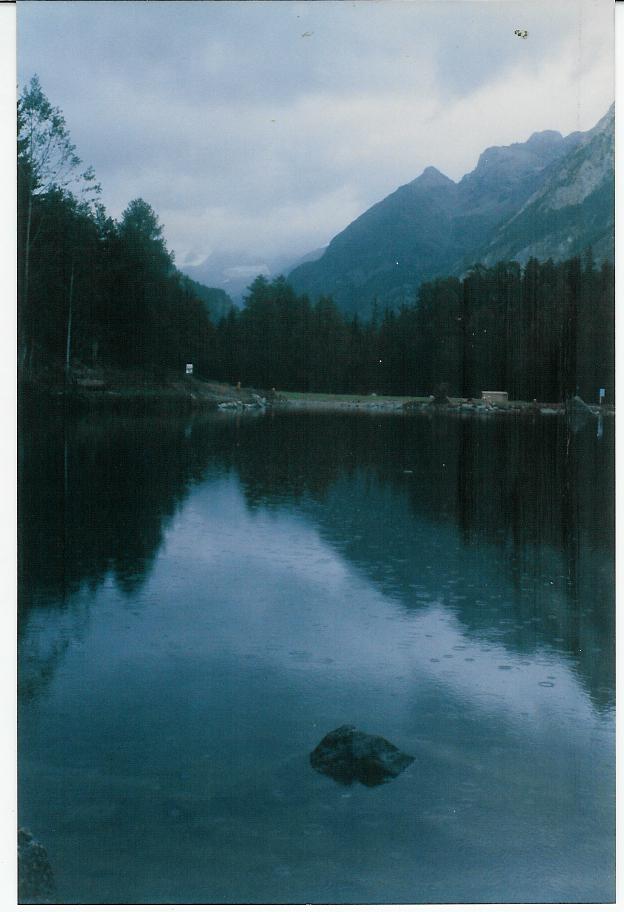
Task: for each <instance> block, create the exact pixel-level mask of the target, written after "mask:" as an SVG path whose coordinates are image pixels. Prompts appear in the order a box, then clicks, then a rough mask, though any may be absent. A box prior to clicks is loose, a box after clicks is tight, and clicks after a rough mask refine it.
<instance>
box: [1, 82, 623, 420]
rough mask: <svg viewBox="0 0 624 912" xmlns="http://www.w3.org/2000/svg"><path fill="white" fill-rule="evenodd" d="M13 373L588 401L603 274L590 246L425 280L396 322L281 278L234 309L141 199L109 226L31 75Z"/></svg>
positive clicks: (602, 331) (606, 331)
mask: <svg viewBox="0 0 624 912" xmlns="http://www.w3.org/2000/svg"><path fill="white" fill-rule="evenodd" d="M18 137H19V139H18V232H19V245H18V255H19V262H18V296H19V308H18V313H19V325H18V333H19V340H18V345H19V366H20V371H21V375H22V376H23V377H26V378H28V377H37V376H42V375H45V374H46V373H51V374H53V375H54V374H56V375H62V373H63V372H65V374H66V375H67V376H69V375H70V374H71V368H72V367H78V366H85V367H93V368H102V367H107V368H121V369H124V370H139V371H142V372H143V373H144V374H145V375H147V376H151V377H153V378H154V379H158V378H164V377H165V376H166V375H167V374H168V373H170V372H175V373H178V374H179V373H181V372H182V371H183V370H184V365H185V363H187V362H189V361H190V362H193V364H194V365H195V372H196V373H197V374H198V375H199V376H200V377H204V378H206V379H214V380H225V381H230V382H233V383H236V382H238V381H240V382H241V383H242V384H243V385H246V386H257V387H263V388H272V387H275V388H276V389H283V390H300V391H314V392H334V393H339V392H343V393H371V392H376V393H381V394H396V395H414V396H417V395H429V394H431V393H433V392H435V391H436V390H443V391H445V392H447V393H448V394H450V395H464V396H478V395H480V393H481V390H483V389H501V390H507V391H508V392H509V394H510V396H511V397H512V398H514V399H538V400H540V401H546V402H559V401H562V400H563V399H565V398H567V397H569V396H571V395H574V394H575V393H579V394H580V395H581V396H582V397H583V398H586V399H589V400H592V401H594V400H595V399H596V396H597V392H598V389H599V388H600V387H605V388H606V390H607V399H608V400H612V397H613V389H614V332H613V319H614V317H613V310H614V308H613V302H614V269H613V265H612V264H610V263H603V264H602V265H601V266H597V265H596V264H595V263H594V261H593V257H592V254H591V251H590V250H588V251H587V252H586V253H585V255H584V256H583V257H576V258H574V259H571V260H568V261H567V262H564V263H558V264H555V263H554V262H553V261H552V260H548V261H546V262H542V263H540V262H538V261H537V260H535V259H531V260H529V262H528V263H527V265H526V266H525V267H524V268H521V267H520V266H519V265H518V264H517V263H515V262H509V263H498V264H497V265H496V266H493V267H491V268H486V267H484V266H482V265H475V266H473V267H472V268H471V269H470V270H469V271H468V273H467V274H466V275H465V277H464V278H463V279H458V278H440V279H436V280H435V281H432V282H429V283H427V284H425V285H423V286H421V288H420V290H419V293H418V298H417V300H416V301H415V302H414V303H413V304H412V305H411V306H405V307H403V308H402V309H401V310H400V311H399V312H393V311H387V312H386V313H385V314H380V313H378V312H377V310H376V308H373V315H372V317H371V319H370V320H369V321H367V322H362V321H360V320H359V319H358V317H357V316H355V317H352V318H351V317H345V316H343V315H342V314H341V313H340V312H339V311H338V309H337V307H336V306H335V304H334V303H333V301H332V299H331V298H330V297H321V298H320V299H319V300H318V301H317V302H311V301H310V300H309V299H308V298H307V297H306V296H305V295H297V294H295V292H294V291H293V289H292V288H291V287H290V286H289V285H288V283H287V282H286V280H285V279H284V278H283V277H279V278H278V279H274V280H273V281H269V280H267V279H265V278H264V277H262V276H260V277H258V278H257V279H256V280H255V281H254V282H253V283H252V285H251V286H250V288H249V293H248V295H247V297H246V299H245V306H244V307H243V309H242V310H241V311H237V310H235V309H234V308H231V309H230V311H229V313H226V314H225V315H223V313H224V306H223V305H224V301H227V296H225V295H224V294H222V298H219V293H218V292H216V298H215V302H214V303H215V307H216V308H217V309H215V307H213V308H212V312H213V316H214V317H215V319H216V318H217V317H218V316H219V314H220V315H221V316H220V319H219V320H218V323H217V324H216V325H215V323H214V322H213V321H212V320H211V316H210V313H211V307H210V306H209V302H210V300H211V299H210V297H209V296H208V295H207V293H208V292H209V291H214V290H209V289H204V288H203V286H201V285H199V284H198V283H194V282H192V281H191V280H190V279H188V278H187V277H185V276H183V275H182V274H181V273H180V272H179V271H178V270H177V269H176V268H175V265H174V261H173V256H172V254H171V253H170V252H169V251H168V250H167V247H166V243H165V240H164V237H163V229H162V226H161V225H160V224H159V221H158V217H157V215H156V213H155V212H154V210H153V209H152V207H151V206H150V205H149V204H148V203H146V202H145V201H144V200H141V199H135V200H133V201H132V202H130V203H129V205H128V207H127V208H126V210H125V211H124V212H123V214H122V216H121V218H120V219H119V220H117V221H115V220H113V219H111V218H110V217H109V216H108V215H107V214H106V212H105V210H104V207H103V206H102V205H101V203H100V202H99V187H98V185H97V183H96V182H95V179H94V175H93V173H92V172H91V171H90V170H87V171H81V163H80V159H79V158H78V156H77V154H76V150H75V147H74V146H73V144H72V143H71V140H70V137H69V133H68V131H67V127H66V125H65V121H64V119H63V116H62V114H61V112H60V111H59V110H58V109H57V108H53V107H52V106H51V105H50V103H49V101H48V99H47V98H46V96H45V94H44V93H43V91H42V89H41V86H40V84H39V81H38V80H37V78H36V77H35V78H33V79H32V80H31V82H30V84H29V86H28V87H27V88H26V89H25V90H24V92H23V93H22V96H21V98H20V101H19V105H18Z"/></svg>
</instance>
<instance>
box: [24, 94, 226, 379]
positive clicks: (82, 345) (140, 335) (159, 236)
mask: <svg viewBox="0 0 624 912" xmlns="http://www.w3.org/2000/svg"><path fill="white" fill-rule="evenodd" d="M99 197H100V188H99V186H98V184H97V182H96V181H95V177H94V174H93V172H92V170H91V169H87V170H84V168H83V166H82V163H81V161H80V158H79V157H78V154H77V152H76V149H75V147H74V145H73V143H72V142H71V138H70V135H69V131H68V128H67V125H66V123H65V120H64V117H63V115H62V113H61V111H60V110H59V109H58V108H55V107H53V106H52V105H51V104H50V102H49V101H48V99H47V97H46V95H45V94H44V92H43V90H42V88H41V85H40V83H39V80H38V79H37V77H34V78H33V79H32V80H31V82H30V83H29V85H28V86H27V87H26V89H25V90H24V92H23V93H22V95H21V98H20V100H19V104H18V365H19V370H20V376H21V377H22V378H25V379H32V378H38V377H42V376H55V375H58V373H59V372H60V371H63V370H65V371H68V370H69V368H71V366H72V365H79V364H80V365H88V366H94V365H108V366H115V367H120V368H124V369H131V370H143V371H147V372H150V373H158V372H160V373H162V372H163V371H167V370H170V369H171V370H180V368H181V366H182V365H183V364H184V363H185V362H186V361H192V362H194V363H195V364H197V367H198V369H199V370H200V371H204V372H205V371H209V369H210V366H211V365H210V361H209V353H210V352H211V346H212V345H213V343H214V334H215V330H214V326H213V323H212V321H211V318H210V311H211V310H212V309H213V308H215V307H218V308H221V312H222V310H223V309H225V308H226V307H227V303H228V300H227V296H225V293H223V296H224V297H222V296H220V295H219V294H218V293H217V294H216V295H215V291H216V292H218V290H213V289H205V288H203V286H200V285H199V284H198V283H195V282H192V281H191V280H190V279H187V278H186V277H184V276H182V274H181V273H180V272H179V271H178V270H177V269H176V268H175V265H174V260H173V256H172V254H171V253H170V252H169V251H168V250H167V246H166V243H165V239H164V237H163V229H162V226H161V225H160V224H159V220H158V217H157V215H156V213H155V212H154V210H153V209H152V207H151V206H150V205H149V204H148V203H146V202H145V201H144V200H142V199H135V200H132V201H131V202H130V203H129V204H128V206H127V208H126V209H125V211H124V212H123V214H122V216H121V218H120V219H119V220H118V221H115V220H113V219H112V218H110V217H109V216H108V215H107V213H106V211H105V209H104V207H103V205H102V204H101V202H100V198H99ZM206 305H208V307H207V306H206Z"/></svg>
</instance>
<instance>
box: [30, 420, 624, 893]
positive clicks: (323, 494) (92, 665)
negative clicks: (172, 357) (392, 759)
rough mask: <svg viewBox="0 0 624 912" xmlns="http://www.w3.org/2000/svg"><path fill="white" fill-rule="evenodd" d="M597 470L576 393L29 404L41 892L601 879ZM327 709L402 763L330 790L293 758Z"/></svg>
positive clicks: (305, 748)
mask: <svg viewBox="0 0 624 912" xmlns="http://www.w3.org/2000/svg"><path fill="white" fill-rule="evenodd" d="M613 473H614V465H613V424H612V422H609V421H606V422H604V424H603V426H602V428H601V429H600V434H598V427H597V425H596V421H595V420H594V419H591V420H589V421H587V422H586V424H585V425H584V426H582V427H576V428H571V427H569V426H568V424H567V423H566V422H565V421H562V420H559V419H556V418H526V417H523V418H522V419H521V420H516V419H513V418H497V419H493V420H488V419H484V420H479V419H474V418H467V419H463V418H459V417H455V416H447V417H443V416H437V417H436V416H433V417H431V418H428V417H425V416H406V417H403V416H401V417H396V416H388V415H382V414H379V415H371V414H365V415H345V414H330V413H325V414H294V413H287V412H286V413H280V412H275V413H268V414H266V415H257V416H240V417H237V416H232V415H218V414H212V415H205V416H182V415H181V416H160V417H159V416H154V415H143V416H140V415H132V416H130V415H128V416H121V415H104V414H101V413H100V414H95V415H84V416H81V417H77V416H76V417H74V418H69V417H67V416H66V417H64V416H63V415H62V414H59V415H55V414H54V413H51V414H50V415H48V416H47V417H45V418H43V419H42V417H41V416H37V420H34V418H33V417H32V416H31V417H30V418H28V417H27V418H26V419H25V421H24V431H23V433H22V436H21V452H20V499H19V511H20V614H19V676H20V819H21V822H22V823H23V824H24V825H26V826H29V827H30V828H31V829H32V830H33V832H35V833H36V835H37V836H38V837H39V838H41V839H42V841H43V842H45V844H46V846H47V847H48V850H49V854H50V857H51V861H52V864H53V867H54V869H55V873H56V875H57V882H58V885H59V893H60V895H59V901H63V902H122V903H126V902H475V901H484V902H485V901H507V902H511V901H516V902H523V901H527V902H528V901H544V902H546V901H553V902H554V901H579V902H580V901H608V900H609V899H610V897H611V896H612V891H613V815H614V810H613V701H614V643H613V633H614V604H613V588H614V579H613V576H614V541H613V539H614V535H613V519H614V517H613V512H614V498H613ZM345 723H354V724H356V725H358V726H361V727H363V728H364V729H365V730H368V731H372V732H376V733H379V734H382V735H384V736H385V737H387V738H388V739H390V740H391V741H392V742H393V743H395V744H397V745H398V747H399V748H400V749H401V750H402V751H404V752H405V753H407V754H409V755H410V756H413V757H415V761H414V763H413V764H412V765H411V766H410V767H409V768H408V769H407V770H405V771H404V772H402V773H401V775H399V776H398V777H397V778H396V780H394V781H393V782H392V783H389V784H388V783H387V784H384V785H381V786H379V787H378V788H375V789H363V787H362V786H354V787H353V788H350V789H349V791H348V792H346V793H345V792H344V788H345V787H344V786H340V785H338V784H337V783H335V782H333V781H331V780H329V779H327V778H326V777H324V776H321V775H320V774H318V773H316V772H315V771H314V770H312V769H311V767H310V764H309V760H308V755H309V752H310V751H311V750H312V748H314V746H315V744H316V743H317V742H318V740H319V739H320V737H321V736H322V735H323V734H324V733H325V732H327V731H329V730H331V729H333V728H336V727H338V726H339V725H341V724H345ZM358 788H360V789H363V791H362V792H358V791H357V789H358ZM365 793H368V794H365ZM346 798H352V799H353V800H352V801H345V800H344V799H346ZM397 833H400V834H401V836H400V839H398V838H397Z"/></svg>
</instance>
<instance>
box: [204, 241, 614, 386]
mask: <svg viewBox="0 0 624 912" xmlns="http://www.w3.org/2000/svg"><path fill="white" fill-rule="evenodd" d="M613 295H614V270H613V265H612V264H611V263H608V262H605V263H603V264H602V266H601V267H600V268H597V267H596V265H595V263H594V261H593V258H592V255H591V251H587V253H586V254H585V256H584V257H582V258H580V257H576V258H574V259H571V260H568V261H566V262H563V263H558V264H555V263H553V261H552V260H548V261H547V262H545V263H540V262H538V261H537V260H535V259H531V260H529V262H528V263H527V265H526V266H525V267H524V269H522V268H521V267H520V266H519V265H518V264H517V263H513V262H512V263H498V264H497V265H496V266H494V267H492V268H486V267H484V266H481V265H476V266H474V267H473V268H472V269H471V270H470V271H469V272H468V274H467V275H466V276H465V277H464V278H463V280H460V279H457V278H441V279H436V280H435V281H433V282H428V283H426V284H424V285H422V286H421V288H420V291H419V294H418V299H417V301H416V303H415V304H414V305H412V306H409V307H403V308H402V309H401V310H400V311H399V312H398V313H395V312H393V311H386V313H385V314H384V315H383V316H382V317H381V318H380V317H379V316H378V315H376V314H375V313H373V316H372V318H371V320H370V321H369V322H367V323H362V322H360V321H359V320H358V318H357V316H356V317H353V318H346V317H343V316H342V315H341V314H340V312H339V311H338V310H337V308H336V307H335V306H334V304H333V303H332V300H331V299H330V298H321V299H320V300H319V302H318V303H317V304H315V305H311V304H310V302H309V301H308V299H307V298H306V297H305V296H300V297H298V296H297V295H295V293H294V292H293V290H292V288H290V286H289V285H288V284H287V283H286V281H285V280H284V279H283V278H281V277H280V278H279V279H276V280H274V281H272V282H268V281H267V280H266V279H264V278H262V277H259V278H258V279H256V281H255V282H254V283H253V284H252V285H251V287H250V290H249V294H248V296H247V298H246V305H245V308H244V310H243V311H242V312H240V313H235V312H232V313H231V314H230V316H229V317H228V318H227V319H225V320H223V321H222V322H221V323H220V325H219V326H218V328H217V361H216V366H217V367H218V370H219V375H220V376H222V377H223V378H224V379H228V380H232V381H235V380H239V379H242V380H243V382H244V383H250V384H256V385H258V386H263V387H275V388H276V389H287V390H303V391H308V390H312V391H315V392H334V393H338V392H345V393H347V392H348V393H370V392H376V393H383V394H392V395H414V396H418V395H429V394H431V393H432V392H435V391H436V389H437V388H443V389H445V390H446V392H447V393H448V394H450V395H464V396H479V395H480V394H481V391H482V390H483V389H500V390H507V391H508V392H509V394H510V396H511V397H512V398H513V399H529V400H530V399H538V400H540V401H545V402H560V401H562V400H564V399H566V398H568V397H569V396H573V395H575V394H576V393H579V394H580V395H581V396H582V397H583V398H587V399H591V400H592V401H593V400H595V399H596V397H597V394H598V389H599V388H600V387H605V388H606V390H607V396H608V398H609V399H611V398H612V396H613V389H614V386H613V384H614V332H613Z"/></svg>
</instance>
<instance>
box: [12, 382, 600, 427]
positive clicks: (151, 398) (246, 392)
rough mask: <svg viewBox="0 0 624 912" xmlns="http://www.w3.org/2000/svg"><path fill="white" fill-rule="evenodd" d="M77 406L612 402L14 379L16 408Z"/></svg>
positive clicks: (590, 408) (403, 408)
mask: <svg viewBox="0 0 624 912" xmlns="http://www.w3.org/2000/svg"><path fill="white" fill-rule="evenodd" d="M43 402H46V403H48V404H53V405H58V406H62V407H63V408H67V407H69V408H76V409H82V408H86V409H89V410H91V409H99V408H104V409H111V408H112V409H116V408H120V409H123V410H125V409H130V410H135V409H140V410H145V409H149V410H155V411H168V410H171V409H180V408H184V409H187V410H190V411H195V410H202V411H219V412H223V413H233V414H240V413H243V412H247V411H254V412H263V411H269V410H270V411H276V412H277V411H279V412H286V411H289V412H350V413H360V414H361V413H373V414H375V413H377V414H379V413H383V414H394V415H403V416H409V415H429V416H432V415H458V416H461V417H467V416H470V415H475V416H480V417H490V416H503V417H513V416H515V417H517V416H537V415H542V416H565V415H568V416H570V415H586V416H588V417H590V416H595V417H597V416H613V415H615V406H614V405H611V404H607V405H593V404H589V403H585V402H584V401H583V400H582V399H579V398H578V397H575V398H574V399H572V400H570V401H569V402H568V403H561V402H556V403H553V402H536V401H534V402H523V401H510V402H491V401H489V400H483V399H471V398H465V397H463V398H459V397H449V398H448V399H446V400H444V401H436V400H434V399H433V397H422V396H421V397H413V396H381V395H380V396H377V395H375V394H371V395H357V394H353V395H352V394H348V393H336V394H334V393H296V392H292V391H276V390H270V391H266V390H261V389H257V388H254V387H240V388H239V387H235V386H231V385H230V384H227V383H217V382H215V381H206V380H201V379H199V378H197V377H190V378H184V379H180V378H172V379H165V380H163V381H162V382H160V383H157V382H153V381H149V380H147V379H146V378H144V377H138V376H134V377H132V376H127V375H121V374H117V375H114V376H111V375H109V376H107V377H106V379H102V378H101V376H100V377H98V378H93V377H87V378H85V377H79V378H78V379H77V380H75V381H74V382H73V383H72V384H71V385H69V386H68V385H64V384H62V383H56V384H49V383H45V382H42V381H39V382H36V381H35V382H20V383H19V384H18V404H19V406H20V407H21V408H24V407H33V406H34V407H37V406H40V405H41V403H43Z"/></svg>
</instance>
